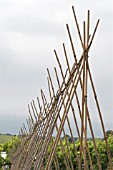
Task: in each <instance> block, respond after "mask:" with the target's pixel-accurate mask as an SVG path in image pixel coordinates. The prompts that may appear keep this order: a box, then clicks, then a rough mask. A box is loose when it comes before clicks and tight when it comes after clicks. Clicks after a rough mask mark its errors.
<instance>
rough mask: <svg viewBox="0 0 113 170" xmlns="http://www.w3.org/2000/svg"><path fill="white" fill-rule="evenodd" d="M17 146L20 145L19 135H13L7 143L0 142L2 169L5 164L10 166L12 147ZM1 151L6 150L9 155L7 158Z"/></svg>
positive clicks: (0, 163) (0, 164) (0, 167)
mask: <svg viewBox="0 0 113 170" xmlns="http://www.w3.org/2000/svg"><path fill="white" fill-rule="evenodd" d="M17 146H18V137H17V136H13V137H11V138H10V140H9V141H7V140H6V142H5V143H0V170H1V169H2V166H4V165H8V166H9V167H10V165H11V162H10V158H9V152H10V150H11V149H12V148H13V149H15V150H16V149H17ZM1 152H6V154H7V156H6V158H5V159H4V158H2V157H1Z"/></svg>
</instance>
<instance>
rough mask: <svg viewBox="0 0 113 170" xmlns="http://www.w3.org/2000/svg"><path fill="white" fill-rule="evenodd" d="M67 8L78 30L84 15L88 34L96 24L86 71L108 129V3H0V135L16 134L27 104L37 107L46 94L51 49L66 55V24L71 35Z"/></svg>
mask: <svg viewBox="0 0 113 170" xmlns="http://www.w3.org/2000/svg"><path fill="white" fill-rule="evenodd" d="M72 5H74V6H75V8H76V12H77V16H78V19H79V23H80V26H81V27H82V21H83V20H84V19H85V17H86V11H87V10H88V9H90V10H91V31H93V28H94V26H95V23H96V21H97V19H98V18H99V19H100V25H99V28H98V31H97V33H96V37H95V39H94V42H93V45H92V47H91V51H90V65H91V71H92V74H93V79H94V82H95V86H96V90H97V94H98V98H99V103H100V106H101V109H102V111H103V117H104V121H105V124H106V129H113V2H112V0H84V1H83V0H62V1H61V0H0V132H2V133H17V132H18V131H19V128H20V127H21V125H22V123H23V122H25V119H26V118H27V115H28V109H27V105H28V103H30V102H31V100H32V99H34V100H35V101H36V97H37V96H39V95H40V89H41V88H42V89H44V91H45V92H46V91H47V81H46V77H47V74H46V68H47V67H49V68H50V70H53V69H52V68H53V66H55V64H56V61H55V59H54V54H53V49H54V48H55V49H57V50H58V52H59V53H60V52H61V51H62V42H66V44H67V46H68V47H69V48H68V50H69V51H70V45H69V44H68V38H67V32H66V28H65V24H66V23H69V24H70V27H71V30H72V32H73V33H75V32H76V29H75V23H74V20H73V15H72V10H71V6H72ZM76 35H77V34H76ZM76 35H75V38H74V41H75V45H76V48H77V50H76V51H77V54H79V53H81V49H80V48H79V45H78V44H79V41H78V38H76ZM61 60H62V61H63V59H62V58H61Z"/></svg>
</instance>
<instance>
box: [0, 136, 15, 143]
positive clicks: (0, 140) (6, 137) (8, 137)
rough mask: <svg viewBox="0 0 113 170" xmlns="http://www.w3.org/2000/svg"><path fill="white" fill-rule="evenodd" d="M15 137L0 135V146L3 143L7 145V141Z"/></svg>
mask: <svg viewBox="0 0 113 170" xmlns="http://www.w3.org/2000/svg"><path fill="white" fill-rule="evenodd" d="M12 137H13V135H10V134H0V144H1V143H3V144H4V143H6V142H7V141H9V140H10V139H12Z"/></svg>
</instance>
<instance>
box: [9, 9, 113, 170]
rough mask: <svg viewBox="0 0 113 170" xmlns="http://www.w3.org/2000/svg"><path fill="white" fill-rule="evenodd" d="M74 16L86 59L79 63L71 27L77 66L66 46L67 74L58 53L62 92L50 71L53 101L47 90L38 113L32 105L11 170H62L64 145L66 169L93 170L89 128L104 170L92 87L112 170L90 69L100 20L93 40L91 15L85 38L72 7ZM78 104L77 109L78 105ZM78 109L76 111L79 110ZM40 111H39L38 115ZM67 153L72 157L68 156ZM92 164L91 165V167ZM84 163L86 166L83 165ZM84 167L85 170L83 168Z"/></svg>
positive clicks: (56, 75) (58, 81) (73, 51)
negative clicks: (92, 111)
mask: <svg viewBox="0 0 113 170" xmlns="http://www.w3.org/2000/svg"><path fill="white" fill-rule="evenodd" d="M72 11H73V16H74V20H75V25H76V28H77V32H78V36H79V40H80V43H81V47H82V55H81V57H80V59H79V60H77V56H76V52H75V47H74V43H73V36H72V35H71V32H70V28H69V25H68V24H67V25H66V28H67V33H68V36H69V41H70V44H71V50H72V53H73V57H74V63H73V66H72V68H71V66H70V64H69V56H68V55H67V50H66V46H65V44H64V43H63V52H64V57H65V61H66V67H67V70H66V71H65V74H64V71H63V69H62V64H61V62H60V59H59V56H58V53H57V52H56V50H54V54H55V57H56V60H57V63H58V68H59V71H60V74H61V78H62V82H61V83H60V79H59V75H58V71H57V69H56V67H55V68H54V71H55V77H56V82H57V86H58V88H57V89H58V90H57V91H56V92H55V88H54V85H53V81H52V77H51V75H50V71H49V69H47V73H48V78H47V81H48V91H49V96H50V101H49V102H48V100H47V98H46V96H45V94H44V92H43V90H41V101H42V105H41V104H40V100H39V98H37V101H38V107H39V109H37V107H36V104H35V102H34V101H32V102H31V103H30V105H28V110H29V117H28V119H27V126H28V127H27V128H26V126H25V125H24V124H23V126H22V128H21V130H20V132H19V140H20V145H19V147H18V149H17V151H16V152H15V150H13V149H12V151H11V152H10V157H11V161H12V167H11V170H15V169H17V170H22V169H24V170H31V169H34V170H43V169H46V170H51V169H52V166H53V165H54V168H55V169H56V170H60V162H59V158H58V155H57V152H56V149H57V146H58V145H60V147H61V152H62V155H63V157H64V165H65V168H66V170H74V169H75V168H78V169H79V170H81V169H84V170H87V169H89V166H90V169H91V170H93V162H92V158H91V153H90V150H89V148H88V142H87V139H88V137H87V130H88V125H89V128H90V132H91V136H92V142H93V145H94V151H95V154H96V159H97V164H98V169H99V170H102V167H101V162H100V158H99V154H98V150H97V146H96V142H95V136H94V130H93V126H92V122H91V118H90V117H91V115H90V111H89V107H88V101H87V97H88V85H89V83H88V82H90V85H91V87H92V92H93V94H94V99H95V103H96V107H97V110H98V115H99V118H100V122H101V126H102V131H103V134H104V140H105V143H106V151H107V155H108V160H109V166H110V169H111V170H112V169H113V167H112V161H111V156H110V151H109V146H108V142H107V138H106V133H105V127H104V122H103V119H102V113H101V110H100V106H99V102H98V99H97V95H96V90H95V87H94V83H93V79H92V75H91V71H90V66H89V62H88V60H89V50H90V48H91V45H92V42H93V39H94V37H95V33H96V30H97V27H98V24H99V20H98V21H97V23H96V26H95V28H94V32H93V34H92V36H91V35H90V11H89V10H88V13H87V21H84V22H83V38H82V36H81V32H80V28H79V24H78V21H77V17H76V14H75V9H74V7H72ZM78 87H80V88H81V96H82V99H81V98H80V96H79V94H78V92H77V89H78ZM75 101H76V105H75V104H74V102H75ZM75 108H76V109H75ZM38 110H39V111H38ZM76 110H78V113H79V117H80V122H81V123H80V125H79V123H78V118H77V113H76ZM70 112H71V113H72V116H73V120H74V125H75V128H76V131H77V135H78V139H79V140H80V153H79V154H78V151H77V148H76V145H75V141H74V134H73V129H72V125H71V122H70ZM66 122H67V127H68V129H69V133H70V137H71V139H72V144H73V149H74V154H75V155H74V156H75V159H76V167H75V165H74V164H73V161H72V158H71V151H70V147H69V141H68V139H67V137H66V129H65V124H66ZM54 131H56V137H55V138H53V133H54ZM61 134H63V136H64V139H65V146H64V145H63V141H62V139H61ZM66 150H67V152H68V154H66ZM88 160H89V165H88ZM83 162H84V163H83ZM83 165H84V167H82V166H83Z"/></svg>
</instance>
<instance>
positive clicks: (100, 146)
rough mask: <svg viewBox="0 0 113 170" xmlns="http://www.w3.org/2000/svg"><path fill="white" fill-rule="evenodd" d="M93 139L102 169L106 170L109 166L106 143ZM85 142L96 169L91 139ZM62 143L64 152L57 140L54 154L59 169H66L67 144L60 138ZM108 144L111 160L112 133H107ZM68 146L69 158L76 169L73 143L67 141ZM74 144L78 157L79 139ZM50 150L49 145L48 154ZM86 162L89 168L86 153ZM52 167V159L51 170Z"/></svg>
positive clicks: (53, 167) (53, 165)
mask: <svg viewBox="0 0 113 170" xmlns="http://www.w3.org/2000/svg"><path fill="white" fill-rule="evenodd" d="M95 141H96V146H97V151H98V154H99V158H100V162H101V167H102V169H103V170H108V167H109V163H108V162H109V161H108V156H107V151H106V143H105V141H104V140H103V139H95ZM87 143H88V148H89V151H90V156H91V159H92V164H93V169H94V170H98V163H97V159H96V153H95V149H94V144H93V141H92V140H88V141H87ZM51 145H52V143H51ZM62 145H63V148H64V151H65V153H63V151H62V147H61V143H60V142H59V143H58V146H57V148H56V155H57V158H58V162H59V166H60V169H61V170H64V169H66V165H65V163H66V160H65V157H66V159H68V160H69V152H68V149H67V146H66V141H65V139H62ZM108 145H109V149H110V154H111V157H112V160H113V135H109V137H108ZM68 146H69V150H70V156H71V159H72V163H73V166H74V169H75V170H78V168H77V165H78V164H77V159H76V154H75V149H74V144H73V143H72V142H69V141H68ZM75 146H76V150H77V156H78V158H79V154H80V152H79V151H80V141H79V140H77V141H76V142H75ZM50 152H51V147H49V150H48V154H49V153H50ZM82 164H84V160H83V159H82ZM87 164H88V166H89V168H90V161H89V157H88V153H87ZM54 169H55V164H54V161H53V164H52V170H54Z"/></svg>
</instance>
